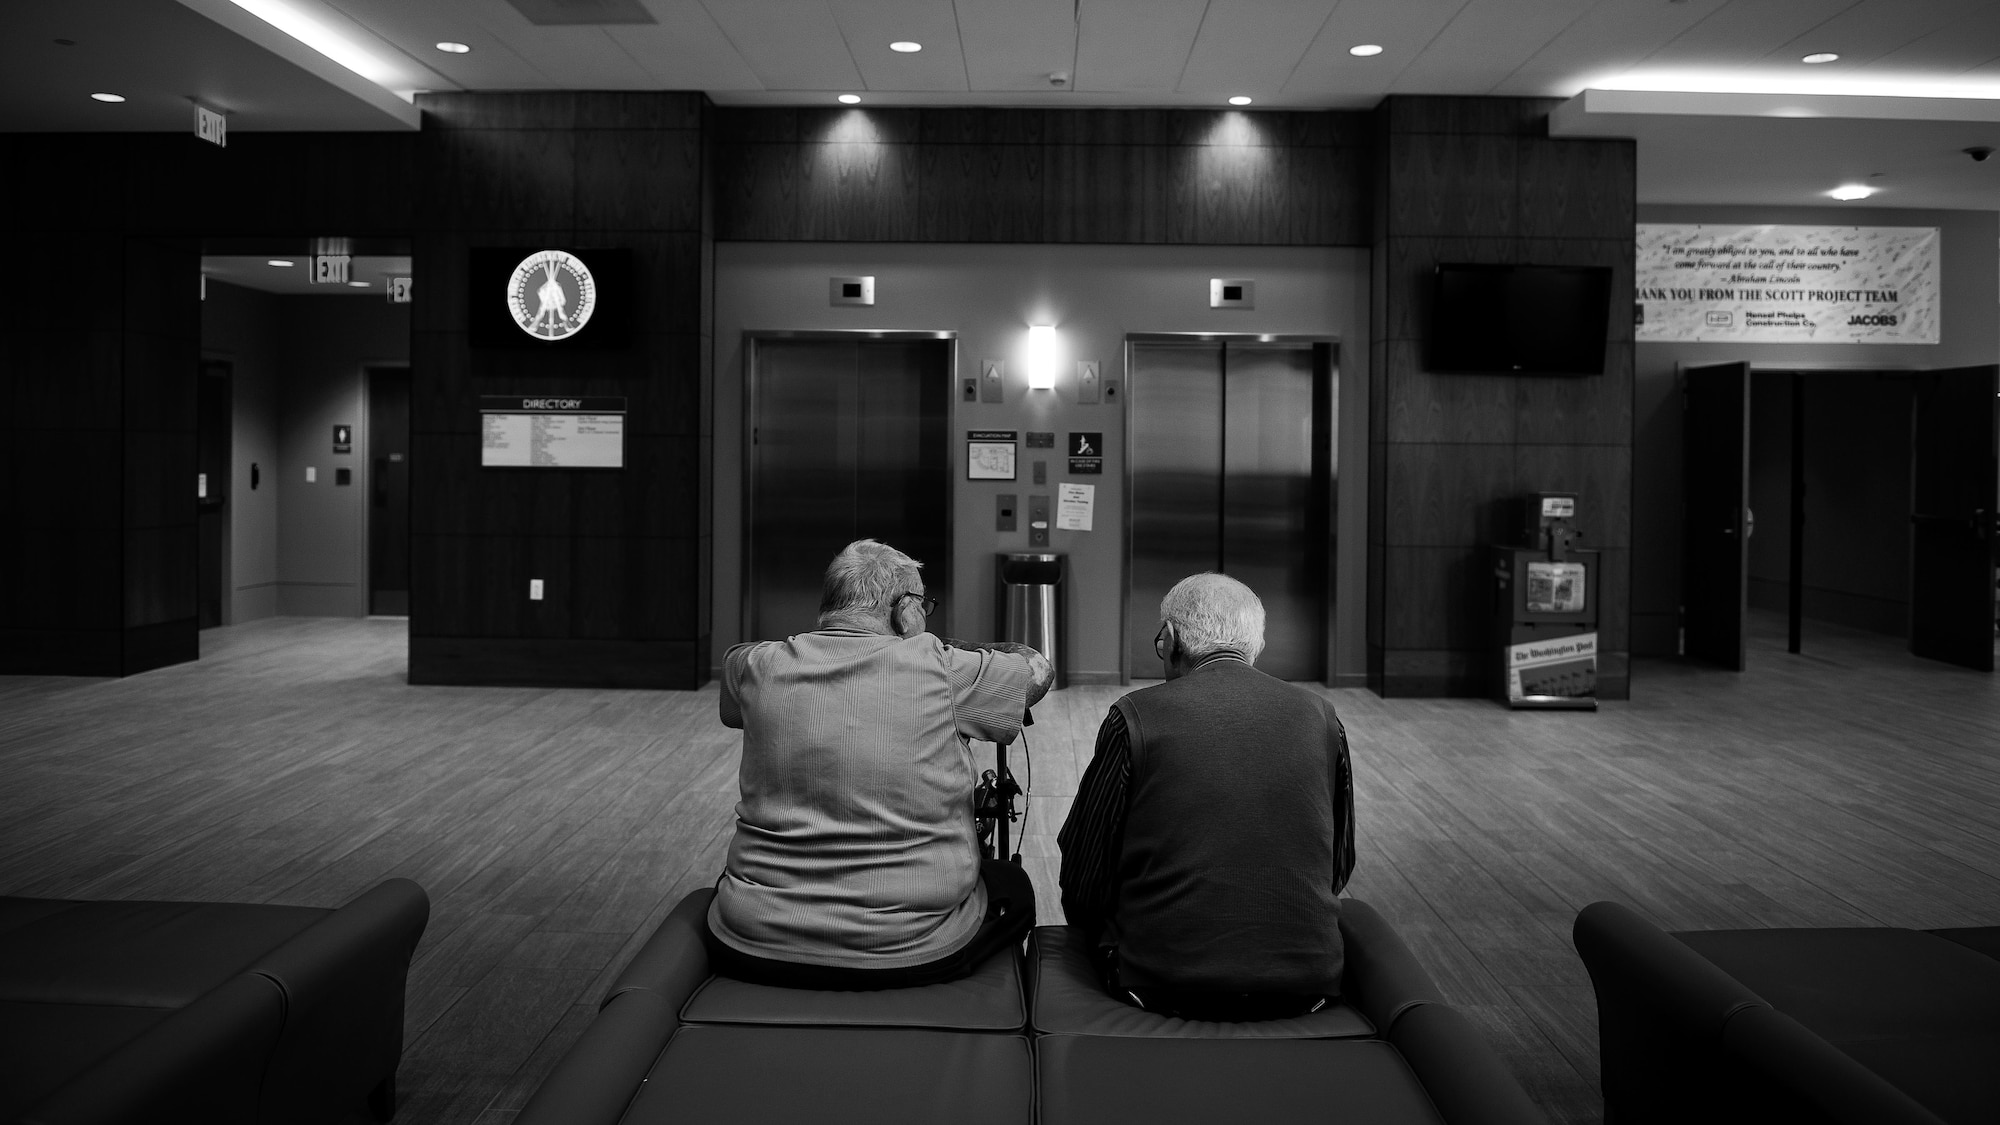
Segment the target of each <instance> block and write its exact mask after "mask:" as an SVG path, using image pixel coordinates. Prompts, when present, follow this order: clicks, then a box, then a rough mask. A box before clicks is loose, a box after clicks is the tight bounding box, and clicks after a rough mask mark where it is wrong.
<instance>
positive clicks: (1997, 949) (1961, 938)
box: [1926, 926, 2000, 961]
mask: <svg viewBox="0 0 2000 1125" xmlns="http://www.w3.org/2000/svg"><path fill="white" fill-rule="evenodd" d="M1926 932H1927V933H1931V934H1935V935H1937V936H1938V937H1941V938H1943V939H1945V940H1946V941H1955V942H1957V943H1958V944H1960V945H1962V946H1964V947H1966V948H1967V949H1970V950H1972V951H1973V952H1975V953H1984V954H1985V955H1986V956H1988V957H1991V958H1993V959H1994V960H1995V961H2000V926H1966V927H1962V928H1959V929H1951V930H1928V931H1926Z"/></svg>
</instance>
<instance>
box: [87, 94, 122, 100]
mask: <svg viewBox="0 0 2000 1125" xmlns="http://www.w3.org/2000/svg"><path fill="white" fill-rule="evenodd" d="M90 96H91V97H92V98H93V99H95V100H97V101H100V102H122V101H124V100H125V95H123V94H92V95H90Z"/></svg>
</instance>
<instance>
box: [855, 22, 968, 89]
mask: <svg viewBox="0 0 2000 1125" xmlns="http://www.w3.org/2000/svg"><path fill="white" fill-rule="evenodd" d="M830 3H831V5H832V8H833V14H834V19H835V20H837V21H838V22H839V23H840V30H841V34H842V35H843V37H844V38H845V39H846V42H847V50H848V53H849V54H850V55H851V56H852V57H853V59H854V65H855V66H856V67H858V68H859V69H860V71H861V80H862V82H863V83H864V85H865V87H866V88H867V89H869V90H878V91H879V90H904V91H909V90H965V89H968V88H969V87H968V84H967V81H966V77H965V73H966V71H965V54H964V52H963V51H961V50H960V49H959V43H958V13H957V12H956V11H954V10H953V9H952V7H951V5H950V4H948V3H940V2H939V0H830ZM900 39H908V40H910V41H912V42H915V43H920V44H922V45H923V48H924V49H923V50H921V51H917V52H914V53H912V54H902V53H899V52H896V51H892V50H890V49H889V44H891V43H894V42H896V41H897V40H900Z"/></svg>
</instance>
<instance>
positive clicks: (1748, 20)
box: [1646, 0, 1854, 70]
mask: <svg viewBox="0 0 2000 1125" xmlns="http://www.w3.org/2000/svg"><path fill="white" fill-rule="evenodd" d="M1853 4H1854V0H1785V2H1784V3H1778V4H1774V3H1771V2H1770V0H1729V3H1727V4H1725V5H1723V6H1722V8H1721V9H1720V10H1718V11H1716V12H1714V13H1711V14H1710V15H1709V17H1708V18H1707V19H1704V20H1702V21H1701V22H1700V23H1698V24H1696V25H1694V26H1693V27H1691V28H1689V29H1688V30H1687V32H1686V33H1685V34H1683V35H1681V36H1680V37H1678V38H1676V39H1675V40H1674V41H1673V42H1671V43H1668V44H1666V45H1665V46H1663V47H1661V48H1660V49H1659V50H1658V51H1655V52H1653V54H1652V56H1651V57H1649V58H1648V59H1647V60H1646V65H1647V67H1648V68H1649V69H1652V68H1659V69H1676V70H1678V69H1681V68H1686V67H1698V68H1702V69H1715V70H1720V69H1729V68H1733V67H1742V66H1750V65H1754V64H1757V63H1761V62H1764V61H1765V60H1766V57H1767V56H1769V55H1770V54H1771V52H1773V51H1775V50H1777V49H1778V48H1779V47H1780V46H1783V45H1784V44H1786V43H1789V42H1791V41H1792V40H1794V39H1796V38H1798V37H1799V36H1800V35H1802V34H1804V33H1805V32H1807V31H1809V30H1810V29H1812V28H1814V27H1818V26H1819V25H1820V24H1822V23H1825V22H1826V21H1827V20H1829V19H1831V18H1833V17H1834V16H1836V15H1839V14H1840V12H1841V11H1842V10H1843V9H1846V8H1849V7H1852V6H1853Z"/></svg>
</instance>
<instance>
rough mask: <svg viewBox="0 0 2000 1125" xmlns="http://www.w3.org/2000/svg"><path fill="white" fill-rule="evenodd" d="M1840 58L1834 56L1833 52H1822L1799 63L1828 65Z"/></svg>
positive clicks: (1808, 56)
mask: <svg viewBox="0 0 2000 1125" xmlns="http://www.w3.org/2000/svg"><path fill="white" fill-rule="evenodd" d="M1839 57H1840V56H1839V55H1836V54H1834V53H1833V52H1832V51H1821V52H1819V53H1818V54H1812V55H1807V56H1806V57H1805V58H1802V59H1800V60H1799V61H1800V62H1802V63H1827V62H1833V61H1834V60H1835V59H1838V58H1839Z"/></svg>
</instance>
